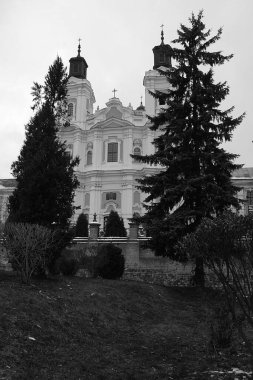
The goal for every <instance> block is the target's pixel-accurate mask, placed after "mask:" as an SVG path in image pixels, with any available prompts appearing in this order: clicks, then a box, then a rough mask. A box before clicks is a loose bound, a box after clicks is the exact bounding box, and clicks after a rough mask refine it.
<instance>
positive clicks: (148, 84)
mask: <svg viewBox="0 0 253 380" xmlns="http://www.w3.org/2000/svg"><path fill="white" fill-rule="evenodd" d="M163 26H164V25H161V28H162V31H161V43H160V45H157V46H155V47H154V48H153V49H152V50H153V54H154V66H153V70H149V71H146V73H145V76H144V79H143V85H144V87H145V108H146V113H147V115H149V116H155V115H157V113H158V112H159V111H160V109H161V108H162V107H164V105H163V104H159V99H156V98H154V97H153V96H152V95H151V94H150V91H151V92H152V93H155V92H156V91H161V92H163V91H164V92H166V91H167V90H168V87H169V83H168V81H167V78H166V76H165V75H162V74H161V73H160V72H159V71H158V70H162V71H165V72H166V71H167V70H169V69H170V68H171V67H172V65H171V56H172V51H173V50H172V48H171V46H170V45H168V44H164V32H163Z"/></svg>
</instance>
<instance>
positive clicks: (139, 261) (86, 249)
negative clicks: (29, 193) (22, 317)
mask: <svg viewBox="0 0 253 380" xmlns="http://www.w3.org/2000/svg"><path fill="white" fill-rule="evenodd" d="M147 240H148V239H143V238H142V239H129V238H99V239H88V238H82V239H74V242H73V244H72V246H71V247H68V248H66V249H65V250H64V251H65V253H68V252H69V254H70V255H74V256H76V257H77V258H80V256H82V255H88V256H90V255H94V254H95V253H96V250H97V247H98V245H101V244H104V243H113V244H114V245H116V246H118V247H120V248H121V249H122V253H123V255H124V257H125V272H124V275H123V279H125V280H134V281H142V282H148V283H153V284H159V285H165V286H189V285H190V279H191V276H192V274H193V273H192V272H193V269H194V264H193V263H188V264H186V265H184V264H181V263H178V262H175V261H172V260H171V259H169V258H168V257H161V256H155V255H154V252H153V251H152V250H150V249H149V248H146V247H145V246H146V242H147ZM0 269H2V270H3V269H4V270H11V266H10V264H8V260H7V256H6V251H5V249H4V248H3V247H2V246H1V244H0ZM80 273H82V274H83V275H84V276H88V273H87V270H81V271H80ZM214 283H215V281H214V279H213V278H211V276H210V274H208V275H207V285H209V284H214Z"/></svg>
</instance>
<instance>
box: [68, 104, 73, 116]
mask: <svg viewBox="0 0 253 380" xmlns="http://www.w3.org/2000/svg"><path fill="white" fill-rule="evenodd" d="M73 114H74V105H73V103H69V105H68V116H73Z"/></svg>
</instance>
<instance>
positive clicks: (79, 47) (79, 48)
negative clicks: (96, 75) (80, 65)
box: [78, 38, 81, 57]
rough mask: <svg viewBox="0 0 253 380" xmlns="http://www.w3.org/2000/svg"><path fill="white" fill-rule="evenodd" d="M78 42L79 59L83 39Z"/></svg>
mask: <svg viewBox="0 0 253 380" xmlns="http://www.w3.org/2000/svg"><path fill="white" fill-rule="evenodd" d="M78 41H79V45H78V57H80V53H81V44H80V42H81V38H78Z"/></svg>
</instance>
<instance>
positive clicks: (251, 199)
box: [247, 190, 253, 205]
mask: <svg viewBox="0 0 253 380" xmlns="http://www.w3.org/2000/svg"><path fill="white" fill-rule="evenodd" d="M247 202H248V204H249V205H253V190H248V191H247Z"/></svg>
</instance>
